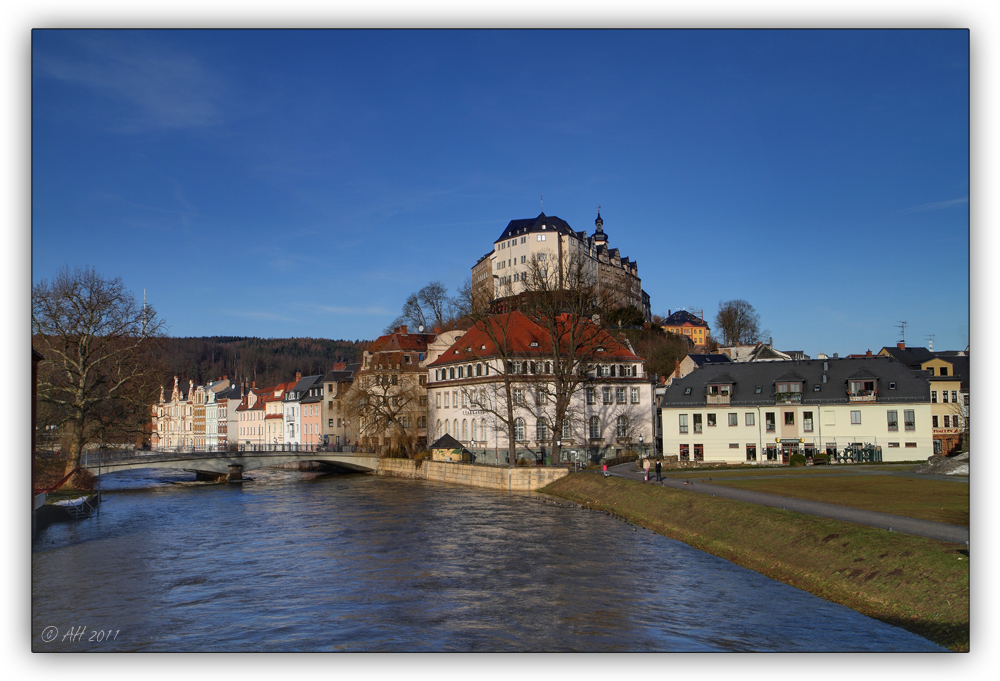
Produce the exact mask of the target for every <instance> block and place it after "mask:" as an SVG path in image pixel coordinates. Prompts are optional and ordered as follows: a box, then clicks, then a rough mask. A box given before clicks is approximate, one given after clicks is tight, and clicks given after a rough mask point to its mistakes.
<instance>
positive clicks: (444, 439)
mask: <svg viewBox="0 0 1000 681" xmlns="http://www.w3.org/2000/svg"><path fill="white" fill-rule="evenodd" d="M428 449H465V446H464V445H463V444H462V443H461V442H459V441H458V440H456V439H455V438H453V437H452V436H451V435H448V434H447V433H446V434H444V435H442V436H441V437H439V438H438V439H437V440H435V441H434V443H433V444H432V445H431V446H430V447H428Z"/></svg>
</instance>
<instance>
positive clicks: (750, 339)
mask: <svg viewBox="0 0 1000 681" xmlns="http://www.w3.org/2000/svg"><path fill="white" fill-rule="evenodd" d="M715 325H716V327H717V328H719V329H721V330H722V336H723V339H724V343H725V345H726V346H732V345H752V344H753V343H757V342H758V341H760V337H761V332H760V315H759V314H757V311H756V310H754V308H753V305H751V304H750V303H748V302H747V301H745V300H741V299H736V300H727V301H726V302H724V303H719V312H718V314H716V316H715Z"/></svg>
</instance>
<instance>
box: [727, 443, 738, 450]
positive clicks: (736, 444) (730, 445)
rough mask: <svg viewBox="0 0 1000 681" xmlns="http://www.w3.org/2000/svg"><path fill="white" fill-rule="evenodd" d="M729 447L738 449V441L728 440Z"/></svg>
mask: <svg viewBox="0 0 1000 681" xmlns="http://www.w3.org/2000/svg"><path fill="white" fill-rule="evenodd" d="M729 448H730V449H739V448H740V443H739V442H730V443H729Z"/></svg>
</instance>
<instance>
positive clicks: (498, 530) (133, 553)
mask: <svg viewBox="0 0 1000 681" xmlns="http://www.w3.org/2000/svg"><path fill="white" fill-rule="evenodd" d="M192 477H193V476H192V475H191V474H188V473H183V472H181V471H131V472H127V473H117V474H114V475H109V476H106V477H105V479H104V481H103V485H104V490H105V492H104V504H103V505H102V508H101V513H100V517H96V516H95V517H93V518H90V519H87V520H82V521H76V522H72V523H58V524H54V525H51V526H50V527H48V528H46V529H44V530H42V531H41V532H40V533H39V535H38V536H37V537H36V539H35V540H34V542H33V554H32V649H33V650H34V651H37V652H42V651H94V652H99V651H100V652H103V651H608V652H611V651H704V652H708V651H943V650H944V649H943V648H941V647H939V646H937V645H936V644H933V643H931V642H929V641H927V640H926V639H923V638H921V637H919V636H916V635H914V634H911V633H909V632H906V631H904V630H902V629H899V628H897V627H893V626H890V625H887V624H883V623H881V622H878V621H876V620H873V619H870V618H868V617H865V616H863V615H860V614H858V613H856V612H854V611H852V610H850V609H848V608H845V607H843V606H840V605H837V604H835V603H831V602H829V601H825V600H823V599H820V598H818V597H816V596H813V595H811V594H808V593H806V592H804V591H800V590H798V589H795V588H793V587H790V586H787V585H785V584H781V583H779V582H776V581H774V580H771V579H768V578H766V577H763V576H761V575H759V574H757V573H755V572H752V571H750V570H746V569H744V568H740V567H737V566H735V565H733V564H732V563H729V562H727V561H725V560H722V559H719V558H715V557H714V556H710V555H708V554H706V553H703V552H701V551H697V550H695V549H692V548H690V547H689V546H687V545H686V544H683V543H681V542H678V541H674V540H671V539H668V538H666V537H662V536H660V535H658V534H655V533H653V532H650V531H647V530H644V529H642V528H636V527H633V526H631V525H629V524H627V523H624V522H621V521H619V520H616V519H614V518H611V517H609V516H606V515H604V514H602V513H597V512H592V511H585V510H581V509H579V508H576V507H567V506H560V505H557V504H551V503H542V501H541V500H540V499H539V497H538V496H537V495H527V496H524V495H508V494H504V493H501V492H492V491H488V490H479V489H470V488H465V487H460V486H453V485H446V484H443V483H431V482H425V481H410V480H399V479H392V478H376V477H373V476H366V475H339V476H338V475H321V474H316V473H305V472H298V471H287V470H258V471H253V472H252V473H251V474H249V476H248V477H252V478H253V480H248V481H245V482H244V483H243V484H241V485H240V484H228V485H195V484H187V483H185V482H184V481H187V480H190V479H191V478H192Z"/></svg>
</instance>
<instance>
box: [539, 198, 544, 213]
mask: <svg viewBox="0 0 1000 681" xmlns="http://www.w3.org/2000/svg"><path fill="white" fill-rule="evenodd" d="M543 198H544V197H543V196H542V195H541V194H539V195H538V206H539V208H541V209H542V212H543V213H544V212H545V202H544V201H542V199H543Z"/></svg>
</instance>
